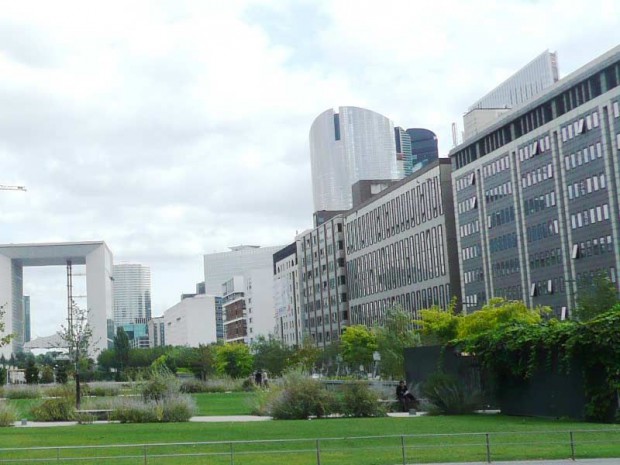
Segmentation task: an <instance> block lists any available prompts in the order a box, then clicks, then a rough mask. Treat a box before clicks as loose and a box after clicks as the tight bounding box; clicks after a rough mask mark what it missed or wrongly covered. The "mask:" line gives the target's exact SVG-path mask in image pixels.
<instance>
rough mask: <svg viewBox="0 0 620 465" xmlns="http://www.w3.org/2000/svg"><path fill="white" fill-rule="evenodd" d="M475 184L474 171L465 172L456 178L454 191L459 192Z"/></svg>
mask: <svg viewBox="0 0 620 465" xmlns="http://www.w3.org/2000/svg"><path fill="white" fill-rule="evenodd" d="M475 184H476V173H474V172H473V171H472V172H471V173H468V174H466V175H465V176H462V177H460V178H459V179H457V180H456V191H457V192H459V191H461V190H463V189H465V188H466V187H469V186H474V185H475Z"/></svg>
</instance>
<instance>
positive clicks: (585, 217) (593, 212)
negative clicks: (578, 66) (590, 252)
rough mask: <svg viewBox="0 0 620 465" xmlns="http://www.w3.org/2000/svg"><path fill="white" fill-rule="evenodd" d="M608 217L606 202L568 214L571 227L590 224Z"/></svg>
mask: <svg viewBox="0 0 620 465" xmlns="http://www.w3.org/2000/svg"><path fill="white" fill-rule="evenodd" d="M608 219H609V205H607V204H606V203H605V204H603V205H598V206H596V207H592V208H590V209H589V210H587V209H586V210H584V211H583V212H579V213H573V214H572V215H571V216H570V225H571V228H572V229H577V228H581V227H582V226H588V225H590V224H594V223H599V222H601V221H606V220H608Z"/></svg>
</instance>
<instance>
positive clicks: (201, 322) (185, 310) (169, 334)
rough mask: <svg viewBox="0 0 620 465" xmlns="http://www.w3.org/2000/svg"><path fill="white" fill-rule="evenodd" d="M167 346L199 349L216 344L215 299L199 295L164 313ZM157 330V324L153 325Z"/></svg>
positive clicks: (184, 300) (210, 296)
mask: <svg viewBox="0 0 620 465" xmlns="http://www.w3.org/2000/svg"><path fill="white" fill-rule="evenodd" d="M163 319H164V334H165V345H171V346H186V347H198V346H199V345H201V344H211V343H214V342H216V334H215V297H214V296H212V295H205V294H199V295H196V296H194V297H188V298H186V299H183V300H181V301H180V302H179V303H178V304H176V305H174V306H173V307H170V308H169V309H168V310H166V311H165V312H164V316H163ZM152 327H153V330H154V331H155V330H156V326H155V324H153V325H152Z"/></svg>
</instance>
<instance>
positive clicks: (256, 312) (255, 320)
mask: <svg viewBox="0 0 620 465" xmlns="http://www.w3.org/2000/svg"><path fill="white" fill-rule="evenodd" d="M222 313H223V324H224V341H226V342H242V343H244V344H252V343H253V342H254V341H255V340H256V338H257V337H259V336H264V337H268V336H269V335H270V334H271V333H272V332H273V329H274V301H273V267H272V266H270V267H268V268H262V269H252V270H247V271H246V272H245V273H244V274H243V275H241V276H233V277H231V278H230V279H229V280H227V281H226V282H224V283H222Z"/></svg>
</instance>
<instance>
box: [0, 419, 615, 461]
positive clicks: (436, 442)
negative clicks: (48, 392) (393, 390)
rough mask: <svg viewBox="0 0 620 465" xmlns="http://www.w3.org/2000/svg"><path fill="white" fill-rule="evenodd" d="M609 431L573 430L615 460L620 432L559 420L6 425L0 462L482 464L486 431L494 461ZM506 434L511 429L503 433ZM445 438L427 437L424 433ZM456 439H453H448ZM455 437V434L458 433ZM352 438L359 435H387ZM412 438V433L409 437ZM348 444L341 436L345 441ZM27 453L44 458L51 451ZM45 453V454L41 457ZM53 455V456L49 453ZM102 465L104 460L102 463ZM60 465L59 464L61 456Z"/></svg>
mask: <svg viewBox="0 0 620 465" xmlns="http://www.w3.org/2000/svg"><path fill="white" fill-rule="evenodd" d="M604 429H610V430H612V431H611V432H602V431H599V432H598V433H596V432H593V433H575V434H574V439H575V443H576V449H575V450H576V456H577V457H578V458H583V457H620V427H618V426H617V425H601V424H588V423H579V422H572V421H563V420H544V419H535V418H519V417H506V416H500V415H468V416H455V417H416V418H407V417H405V418H369V419H329V420H311V421H308V420H305V421H268V422H259V423H232V422H229V423H181V424H146V425H144V424H140V425H119V424H110V425H78V426H69V427H61V428H6V429H3V430H2V432H1V434H0V459H4V458H12V459H17V458H20V456H19V454H18V453H17V452H10V451H3V450H2V448H7V447H45V446H50V447H60V446H79V445H88V446H106V445H110V444H117V445H121V444H156V443H161V444H165V443H168V444H169V443H177V442H205V441H247V440H277V439H285V440H287V441H288V442H271V443H258V444H257V443H252V444H248V443H245V444H241V443H238V444H233V445H232V447H233V452H234V455H235V457H234V463H235V464H237V465H244V464H252V465H262V464H270V463H274V462H281V461H286V462H287V463H288V464H289V465H294V464H312V463H316V453H317V452H316V440H315V439H316V438H341V439H339V440H333V441H332V440H326V439H323V440H322V441H319V448H320V455H321V464H322V465H331V464H334V465H335V464H343V465H347V464H356V465H357V464H360V465H374V464H385V463H402V448H401V446H402V443H401V437H400V436H401V435H406V437H404V438H403V439H402V440H403V441H404V444H405V453H406V457H407V462H408V463H424V462H437V461H483V460H485V458H486V455H485V454H486V443H485V440H486V438H485V435H484V434H471V433H487V432H488V433H491V434H490V436H489V437H490V444H491V452H492V458H493V460H511V459H540V458H546V459H561V458H568V457H570V454H571V450H570V442H569V433H568V431H570V430H573V431H576V430H593V431H596V430H604ZM505 432H511V433H510V434H505ZM428 434H444V436H435V437H428V436H422V435H428ZM447 434H455V435H452V436H451V435H447ZM457 434H461V435H457ZM389 435H392V437H383V438H375V439H363V440H361V439H352V438H354V437H357V436H389ZM412 435H413V436H412ZM416 435H417V436H416ZM345 437H347V438H349V439H343V438H345ZM230 448H231V445H230V444H220V445H203V446H178V445H175V446H164V445H161V446H155V445H153V446H149V447H147V453H148V454H152V455H161V456H162V457H159V458H155V457H149V460H148V463H151V464H161V465H167V464H177V463H182V464H194V463H195V464H200V463H207V462H208V463H214V464H220V463H230ZM38 453H39V454H43V455H36V454H37V453H35V452H30V454H29V457H38V458H42V457H45V456H49V455H50V451H41V452H38ZM58 453H59V454H60V457H61V458H62V457H69V456H76V454H81V455H82V456H83V455H85V454H91V455H93V454H95V455H98V456H101V457H104V456H105V457H108V460H111V459H110V457H111V456H112V455H116V456H120V455H127V456H129V455H131V456H133V457H132V459H129V458H128V459H126V460H125V459H122V458H120V457H119V458H116V459H114V463H115V464H119V465H124V464H125V463H127V464H129V463H137V462H136V458H137V457H139V456H140V455H141V454H143V453H144V448H143V447H127V448H110V447H105V448H102V449H98V450H97V449H89V450H81V451H76V450H58ZM171 453H184V454H206V453H210V454H222V455H212V456H210V457H199V456H198V457H197V456H193V457H190V456H187V457H184V458H178V457H176V458H172V457H169V458H165V457H163V455H166V454H171ZM45 454H47V455H45ZM54 456H55V453H54ZM104 461H105V460H104ZM58 463H63V462H62V459H61V460H59V462H58Z"/></svg>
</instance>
